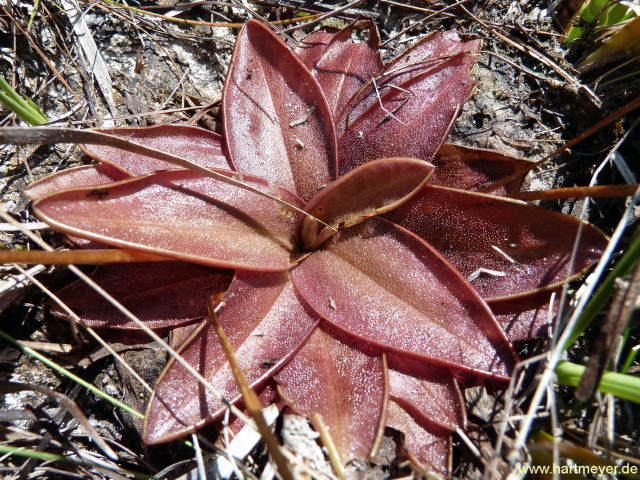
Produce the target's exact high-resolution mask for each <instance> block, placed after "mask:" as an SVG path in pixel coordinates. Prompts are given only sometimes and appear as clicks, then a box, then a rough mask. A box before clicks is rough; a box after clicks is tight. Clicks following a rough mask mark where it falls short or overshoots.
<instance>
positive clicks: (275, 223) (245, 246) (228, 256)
mask: <svg viewBox="0 0 640 480" xmlns="http://www.w3.org/2000/svg"><path fill="white" fill-rule="evenodd" d="M219 173H223V174H225V175H227V176H229V177H233V176H234V174H233V173H232V172H226V173H225V172H223V171H219ZM243 180H244V181H245V183H249V184H251V185H253V186H254V187H257V188H260V189H262V190H264V191H267V192H268V193H271V194H273V195H276V196H279V197H281V198H282V199H283V200H286V201H288V202H289V203H292V204H294V205H296V204H297V206H300V205H301V204H300V200H299V199H297V197H295V196H294V195H292V194H291V193H289V192H288V191H287V190H284V189H282V188H277V187H271V186H268V185H267V184H266V182H264V180H261V179H259V178H256V177H250V176H244V177H243ZM33 208H34V210H35V211H36V212H37V214H38V216H39V218H41V219H43V220H44V221H46V222H47V223H49V224H50V225H53V226H55V227H56V228H58V229H59V230H62V231H63V232H65V233H67V234H73V235H78V236H81V237H86V238H89V239H91V240H96V241H99V242H102V243H106V244H109V245H114V246H117V247H122V248H134V249H138V250H142V251H147V252H152V253H157V254H160V255H166V256H168V257H172V258H175V259H177V260H183V261H189V262H194V263H201V264H204V265H210V266H214V267H220V268H244V269H248V270H257V269H259V270H262V271H277V270H286V269H288V268H290V265H291V261H292V260H291V258H290V256H291V255H292V253H293V252H294V250H295V247H294V245H293V243H292V238H291V236H292V235H291V234H292V232H293V228H294V222H295V215H294V212H293V211H288V210H287V209H286V208H285V207H283V206H281V205H280V204H277V203H276V202H274V201H273V200H271V199H268V198H265V197H263V196H260V195H258V194H255V193H253V192H249V191H247V190H243V189H240V188H238V187H237V186H234V185H229V184H227V183H223V182H221V181H219V180H215V179H213V178H205V177H202V176H201V175H198V174H195V173H192V172H186V171H167V172H158V173H154V174H150V175H148V176H145V177H138V178H134V179H131V180H125V181H122V182H119V183H115V184H112V185H110V186H108V187H104V188H101V189H99V190H96V189H92V188H91V187H89V188H83V189H76V190H67V191H63V192H60V193H55V194H52V195H49V196H47V197H44V198H41V199H39V200H38V201H36V202H35V203H34V206H33Z"/></svg>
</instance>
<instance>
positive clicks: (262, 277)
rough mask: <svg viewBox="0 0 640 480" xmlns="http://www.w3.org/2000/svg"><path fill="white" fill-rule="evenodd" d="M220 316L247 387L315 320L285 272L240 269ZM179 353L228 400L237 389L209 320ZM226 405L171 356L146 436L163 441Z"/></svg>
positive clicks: (284, 357) (293, 347)
mask: <svg viewBox="0 0 640 480" xmlns="http://www.w3.org/2000/svg"><path fill="white" fill-rule="evenodd" d="M219 320H220V323H221V325H222V327H223V328H224V330H225V333H226V334H227V337H228V338H229V340H230V342H231V344H232V346H233V347H234V349H235V351H236V358H237V359H238V361H239V362H240V366H241V368H242V371H243V372H244V374H245V375H246V377H247V381H248V382H249V383H250V384H251V386H252V388H258V389H259V388H260V387H261V385H263V384H264V382H266V381H267V380H268V379H269V378H270V377H271V376H272V375H273V374H274V373H275V372H276V371H277V370H278V369H280V368H281V367H282V365H283V364H285V363H286V362H287V361H288V360H289V359H290V358H291V357H292V356H293V355H295V353H296V352H297V351H298V348H300V346H301V345H302V344H303V343H304V341H305V340H306V338H307V337H308V336H309V334H310V333H311V332H312V331H313V329H314V327H315V326H316V325H317V319H316V318H315V317H313V316H310V315H309V313H307V311H306V310H305V309H304V308H303V307H302V305H301V304H300V302H299V301H298V300H297V298H296V295H295V294H294V292H293V288H292V285H291V283H290V281H289V274H288V273H286V272H285V273H277V274H239V275H238V277H237V278H236V279H235V280H234V281H233V283H232V285H231V287H230V288H229V291H228V293H227V294H226V296H225V304H224V306H223V308H222V310H221V312H220V315H219ZM180 354H181V355H182V356H183V358H184V359H185V360H186V361H188V362H189V364H190V365H191V366H192V367H194V368H195V369H196V370H197V371H198V372H200V373H201V375H202V376H203V377H204V378H205V379H207V380H208V381H209V382H210V383H211V384H212V385H214V386H215V388H216V389H218V390H219V391H220V392H221V393H222V394H223V395H224V396H225V397H226V398H227V399H229V400H230V401H233V402H235V401H237V400H238V399H239V395H240V393H239V390H238V387H237V386H236V383H235V379H234V377H233V374H232V373H231V370H230V368H229V366H228V364H227V361H226V357H225V355H224V352H223V351H222V348H221V347H220V345H219V343H218V339H217V336H216V334H215V332H214V330H213V328H212V327H211V325H210V323H209V321H208V320H205V321H204V322H203V324H202V325H201V326H200V328H199V329H198V331H197V332H196V333H195V334H194V335H193V336H192V338H191V339H190V340H187V341H186V342H185V346H184V348H182V349H181V351H180ZM224 407H225V405H224V404H223V403H222V402H220V401H219V400H218V399H217V398H216V397H214V396H213V394H212V393H211V392H209V391H207V390H205V388H204V387H203V386H201V385H199V384H198V382H197V381H196V379H195V378H193V377H192V376H191V375H190V374H189V373H188V372H187V371H186V369H185V368H184V367H183V366H182V365H180V364H179V363H177V362H173V361H170V363H169V364H168V365H167V367H165V369H164V371H163V372H162V374H161V376H160V379H159V380H158V383H157V385H156V388H155V390H154V395H153V397H152V398H151V400H150V401H149V406H148V408H147V415H146V423H145V441H146V442H148V443H160V442H166V441H168V440H171V439H175V438H178V437H180V436H182V435H184V434H185V433H187V432H190V431H194V430H195V429H197V428H200V427H202V426H203V425H205V424H207V423H210V422H211V421H213V420H215V418H216V417H217V416H219V415H220V414H221V413H222V411H223V409H224Z"/></svg>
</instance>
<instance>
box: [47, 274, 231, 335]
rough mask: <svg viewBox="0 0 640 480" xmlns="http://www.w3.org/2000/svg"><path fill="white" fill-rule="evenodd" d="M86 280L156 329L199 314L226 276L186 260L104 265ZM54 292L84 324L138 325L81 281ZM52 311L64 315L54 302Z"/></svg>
mask: <svg viewBox="0 0 640 480" xmlns="http://www.w3.org/2000/svg"><path fill="white" fill-rule="evenodd" d="M91 278H92V280H93V281H95V282H96V283H97V284H98V285H100V286H101V287H102V288H103V289H105V290H106V291H107V292H108V293H109V294H111V295H112V296H113V297H115V298H116V300H118V301H119V302H120V303H122V304H123V305H124V306H125V307H126V308H127V310H129V311H130V312H132V313H133V314H134V315H135V316H136V317H138V318H139V319H140V320H142V321H143V322H145V324H146V325H147V326H148V327H149V328H162V327H167V326H172V327H175V326H178V325H180V324H183V323H185V322H189V321H193V320H197V319H199V318H201V317H203V316H205V315H206V314H207V298H209V297H211V296H213V295H215V294H217V293H220V292H224V291H225V290H226V289H227V288H228V287H229V283H230V282H231V279H232V276H231V272H229V271H224V270H217V269H212V268H207V267H201V266H199V265H193V264H190V263H183V262H161V263H133V264H119V265H104V266H101V267H99V268H98V270H97V271H96V272H94V273H93V274H92V276H91ZM56 295H57V296H58V298H60V299H61V300H62V301H63V302H64V303H65V304H66V305H67V306H68V307H70V308H71V309H72V310H73V311H74V312H75V313H76V314H77V315H78V316H79V317H80V318H81V319H82V322H83V323H85V324H86V325H89V326H90V327H94V328H123V329H139V328H140V327H139V326H138V325H137V324H135V323H133V322H131V321H129V320H127V318H126V317H124V316H123V315H122V313H121V312H120V311H119V310H117V309H116V308H115V307H114V306H113V305H111V303H109V302H107V301H106V300H105V299H104V298H103V297H102V295H100V294H98V293H97V292H96V291H95V290H94V289H93V288H91V287H89V286H88V285H87V284H86V283H85V282H83V281H80V280H78V281H76V282H73V283H71V284H69V285H67V286H66V287H64V288H63V289H62V290H60V291H59V292H57V293H56ZM52 313H53V314H54V315H57V316H59V317H62V318H65V319H66V318H68V314H67V313H66V312H65V311H64V310H62V309H61V308H60V307H59V306H57V304H56V305H53V306H52Z"/></svg>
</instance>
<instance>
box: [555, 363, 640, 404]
mask: <svg viewBox="0 0 640 480" xmlns="http://www.w3.org/2000/svg"><path fill="white" fill-rule="evenodd" d="M585 370H586V368H585V367H584V366H583V365H578V364H575V363H571V362H559V363H558V366H557V367H556V370H555V372H556V375H557V376H558V383H559V384H561V385H567V386H569V387H575V386H577V385H578V384H579V383H580V379H581V378H582V375H583V374H584V372H585ZM598 390H599V391H600V392H602V393H610V394H612V395H615V396H616V397H618V398H623V399H625V400H630V401H632V402H636V403H640V377H635V376H632V375H625V374H623V373H617V372H606V373H605V374H604V375H603V376H602V380H601V381H600V385H599V387H598Z"/></svg>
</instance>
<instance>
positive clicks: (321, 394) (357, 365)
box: [276, 328, 388, 463]
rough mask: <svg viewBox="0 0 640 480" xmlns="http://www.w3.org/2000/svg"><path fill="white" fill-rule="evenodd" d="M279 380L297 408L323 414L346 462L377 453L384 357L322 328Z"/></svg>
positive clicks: (384, 381)
mask: <svg viewBox="0 0 640 480" xmlns="http://www.w3.org/2000/svg"><path fill="white" fill-rule="evenodd" d="M276 381H277V382H278V383H279V385H280V387H281V389H282V391H283V393H284V397H285V400H287V402H288V403H290V405H291V406H293V408H294V409H295V410H297V411H298V412H301V413H304V414H306V415H309V416H312V415H313V414H315V413H319V414H320V415H321V416H322V418H323V420H324V423H325V424H326V425H327V426H328V427H329V434H330V435H331V438H332V439H333V442H334V444H335V445H336V448H337V449H338V452H339V453H340V457H341V459H342V461H343V463H346V462H347V461H348V460H349V459H351V458H366V457H368V456H369V455H370V454H371V453H372V450H373V449H374V447H375V446H376V440H377V439H378V437H379V435H380V434H381V430H382V429H383V428H384V417H385V412H386V407H387V403H388V402H387V398H388V390H387V372H386V367H385V365H384V362H383V361H382V358H381V357H377V356H373V357H370V356H368V355H365V354H364V353H362V352H361V351H360V350H358V349H357V348H352V347H351V346H349V345H348V344H346V343H342V342H340V341H339V340H337V339H336V338H334V337H332V336H331V335H329V334H328V333H326V332H325V331H323V330H322V329H320V328H318V329H316V330H315V331H314V332H313V334H312V335H311V337H310V338H309V340H308V341H307V343H306V344H305V345H304V347H302V349H301V350H300V351H299V352H298V353H297V355H296V356H295V358H293V359H292V360H291V361H290V362H289V363H287V364H286V365H285V366H284V368H283V369H282V370H281V371H280V372H279V373H278V374H277V375H276Z"/></svg>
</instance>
